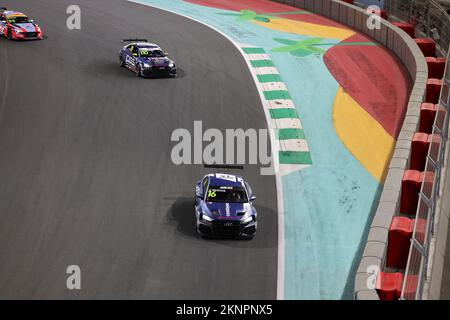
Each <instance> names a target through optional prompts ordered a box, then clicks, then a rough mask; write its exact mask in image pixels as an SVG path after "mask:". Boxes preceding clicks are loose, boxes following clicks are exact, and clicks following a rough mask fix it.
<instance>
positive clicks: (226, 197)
mask: <svg viewBox="0 0 450 320" xmlns="http://www.w3.org/2000/svg"><path fill="white" fill-rule="evenodd" d="M195 193H196V195H195V215H196V218H197V232H198V233H199V234H200V235H202V236H204V237H233V238H253V236H254V235H255V233H256V228H257V221H256V217H257V213H256V209H255V207H254V206H253V203H252V202H253V200H255V196H254V195H253V193H252V190H251V188H250V186H249V184H248V183H247V182H246V181H244V179H243V178H242V177H241V176H238V175H232V174H223V173H214V174H208V175H206V176H204V178H203V179H202V180H200V181H198V182H197V185H196V191H195Z"/></svg>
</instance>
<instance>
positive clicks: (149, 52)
mask: <svg viewBox="0 0 450 320" xmlns="http://www.w3.org/2000/svg"><path fill="white" fill-rule="evenodd" d="M139 52H140V53H141V57H142V58H162V57H165V56H166V55H165V54H164V52H162V51H161V50H158V49H151V48H141V49H139Z"/></svg>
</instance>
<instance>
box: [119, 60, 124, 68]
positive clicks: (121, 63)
mask: <svg viewBox="0 0 450 320" xmlns="http://www.w3.org/2000/svg"><path fill="white" fill-rule="evenodd" d="M119 59H120V66H121V67H122V68H125V61H123V60H122V58H119Z"/></svg>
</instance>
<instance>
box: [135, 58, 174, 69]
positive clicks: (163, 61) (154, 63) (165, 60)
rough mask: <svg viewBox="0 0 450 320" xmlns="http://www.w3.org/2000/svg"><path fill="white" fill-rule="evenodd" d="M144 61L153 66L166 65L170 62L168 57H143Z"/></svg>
mask: <svg viewBox="0 0 450 320" xmlns="http://www.w3.org/2000/svg"><path fill="white" fill-rule="evenodd" d="M142 60H143V61H144V62H146V63H150V64H151V65H152V66H154V67H167V66H168V65H169V63H170V60H169V58H167V57H164V58H143V59H142Z"/></svg>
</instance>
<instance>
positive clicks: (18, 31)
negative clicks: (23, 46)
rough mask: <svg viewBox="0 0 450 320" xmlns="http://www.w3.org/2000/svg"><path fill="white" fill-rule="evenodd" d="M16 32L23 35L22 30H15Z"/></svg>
mask: <svg viewBox="0 0 450 320" xmlns="http://www.w3.org/2000/svg"><path fill="white" fill-rule="evenodd" d="M14 32H16V33H22V30H20V29H14Z"/></svg>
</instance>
